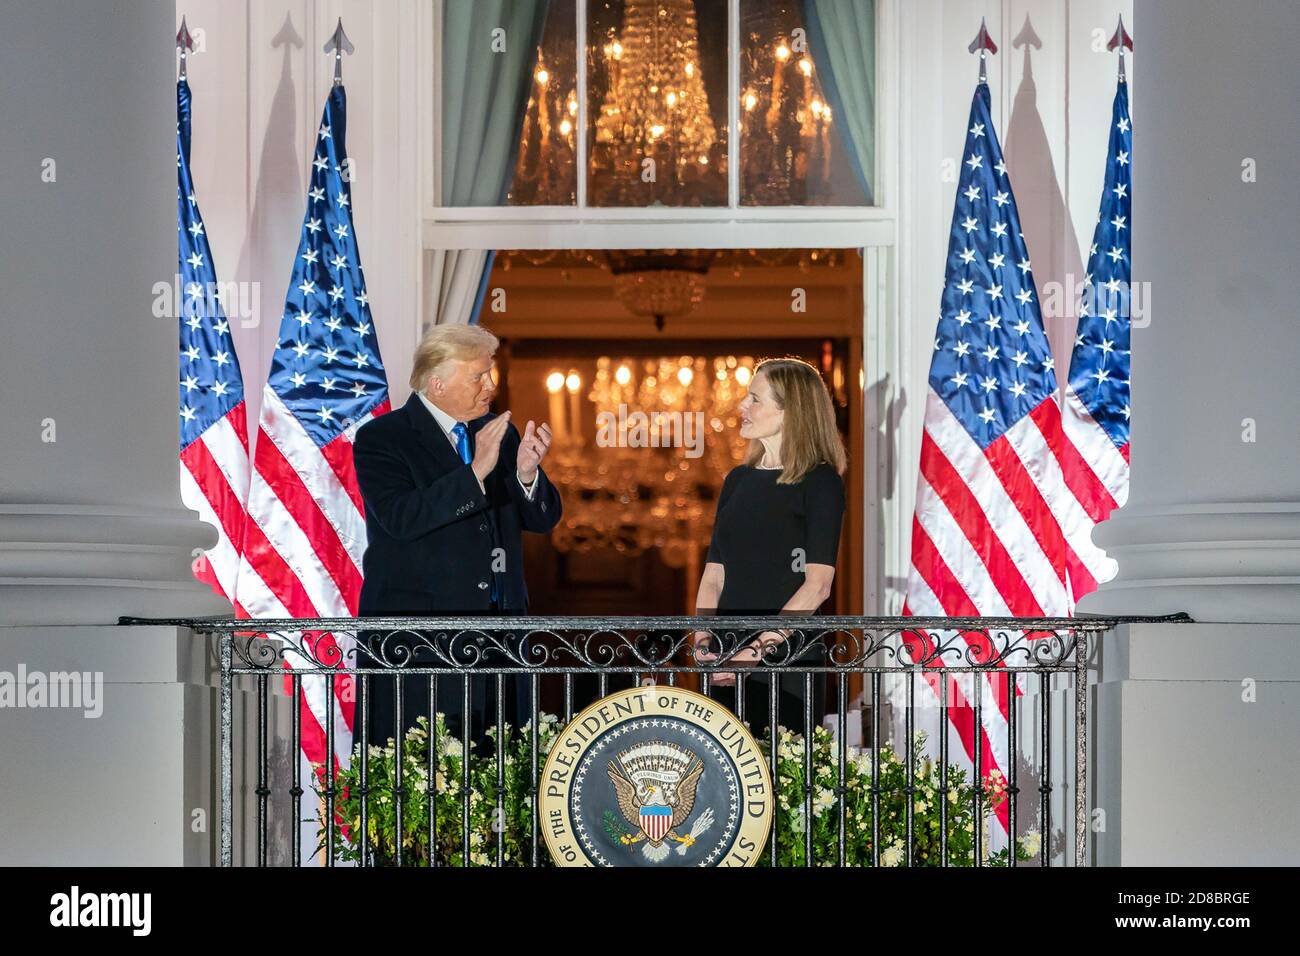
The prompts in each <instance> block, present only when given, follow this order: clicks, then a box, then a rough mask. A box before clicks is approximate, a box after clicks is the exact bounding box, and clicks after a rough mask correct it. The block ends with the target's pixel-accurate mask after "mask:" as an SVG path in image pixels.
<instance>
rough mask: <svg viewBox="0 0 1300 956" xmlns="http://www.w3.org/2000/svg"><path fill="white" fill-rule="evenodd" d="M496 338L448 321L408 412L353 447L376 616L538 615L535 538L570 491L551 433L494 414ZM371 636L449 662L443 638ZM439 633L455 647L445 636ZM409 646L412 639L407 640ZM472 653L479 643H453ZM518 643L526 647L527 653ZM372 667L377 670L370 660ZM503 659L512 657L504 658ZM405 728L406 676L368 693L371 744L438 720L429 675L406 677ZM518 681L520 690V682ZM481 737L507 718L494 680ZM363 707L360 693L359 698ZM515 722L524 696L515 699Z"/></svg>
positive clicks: (365, 430)
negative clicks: (531, 596)
mask: <svg viewBox="0 0 1300 956" xmlns="http://www.w3.org/2000/svg"><path fill="white" fill-rule="evenodd" d="M497 345H498V342H497V338H496V336H494V335H493V334H492V333H491V332H489V331H488V330H487V329H484V328H482V327H480V326H476V325H450V326H436V327H435V328H433V329H431V330H430V331H429V332H428V334H427V335H425V337H424V340H423V341H422V342H421V343H420V345H419V347H418V348H417V349H416V352H415V364H414V368H413V369H412V372H411V383H410V384H411V389H412V393H411V397H410V399H409V400H408V401H407V402H406V404H405V405H404V406H402V407H401V408H400V409H397V410H396V411H393V412H390V413H388V414H387V415H382V416H380V417H379V418H376V419H375V420H374V421H371V422H369V423H367V424H366V425H365V426H363V427H362V428H361V429H359V430H358V431H357V436H356V441H355V443H354V444H353V448H352V454H353V460H354V461H355V463H356V471H357V482H358V484H359V485H360V487H361V497H362V499H363V501H364V502H365V511H366V536H367V543H366V553H365V557H364V559H363V561H362V571H363V575H364V581H363V583H362V586H361V600H360V607H359V613H360V614H361V615H363V616H373V615H404V616H447V615H480V614H490V615H517V614H524V613H526V612H527V609H528V589H527V587H526V586H525V584H524V569H523V542H522V533H523V532H524V531H532V532H536V533H538V534H545V533H547V532H549V531H550V530H551V529H552V528H554V527H555V525H556V523H557V522H558V521H559V520H560V495H559V493H558V492H557V491H556V489H555V486H554V485H552V484H551V482H550V481H549V480H547V477H546V473H545V472H544V471H542V468H541V462H542V459H544V458H545V457H546V452H547V450H548V449H549V447H550V444H551V430H550V427H549V426H548V425H546V424H545V423H543V424H542V425H540V426H535V425H534V423H533V422H531V421H530V422H528V424H527V426H526V427H525V429H524V433H523V435H522V436H521V435H520V434H519V431H518V429H516V428H515V426H514V425H513V424H512V423H511V421H510V413H509V412H508V411H507V412H504V413H503V414H500V415H493V414H491V413H490V412H489V411H488V407H489V405H490V404H491V401H492V396H493V395H494V394H495V392H496V384H495V383H494V382H493V380H492V371H493V367H494V365H495V361H494V358H493V357H494V355H495V354H496V350H497ZM385 637H386V635H385V634H382V633H373V634H369V635H366V636H365V639H364V640H363V644H364V645H366V646H369V647H371V648H372V649H373V652H374V653H376V654H377V655H380V656H382V658H383V659H384V660H386V661H388V662H397V661H400V660H402V658H403V655H404V654H405V653H406V652H407V651H411V652H414V654H415V657H414V659H412V660H410V661H409V663H408V666H419V665H421V664H426V665H428V664H433V663H435V662H436V661H437V660H438V655H436V654H434V653H433V652H432V650H431V649H430V647H429V644H431V643H433V642H434V641H435V638H433V637H428V638H421V639H411V638H410V637H409V636H404V635H396V636H393V637H388V638H387V640H384V638H385ZM439 640H442V641H447V640H448V638H447V636H446V635H443V636H442V637H441V638H440V639H439ZM399 645H401V646H400V647H399ZM442 650H443V653H444V654H450V655H453V656H455V657H456V658H457V659H458V660H466V658H465V657H464V655H465V654H466V653H471V654H473V653H477V651H476V650H472V649H471V646H470V644H469V643H468V641H467V639H463V640H462V641H460V642H458V643H456V644H448V645H447V646H445V647H443V649H442ZM518 650H520V651H522V648H519V649H518ZM358 663H359V665H360V666H374V665H373V662H371V661H369V660H368V659H367V658H366V656H365V654H361V655H359V659H358ZM495 663H498V664H504V663H508V662H507V661H505V660H502V659H500V658H498V660H496V661H495ZM402 680H403V682H404V684H405V686H404V688H403V698H404V704H403V707H402V715H401V720H400V727H399V721H398V715H397V713H396V698H395V693H394V691H395V686H394V684H395V681H394V680H391V679H388V678H382V679H372V681H371V684H372V686H371V687H370V688H368V692H367V693H366V695H365V697H364V698H363V701H364V703H363V707H364V710H365V711H366V712H367V715H366V723H367V726H368V727H369V731H370V733H369V739H370V742H372V743H382V742H383V741H385V740H387V739H388V738H389V737H392V736H395V735H396V733H397V732H398V730H399V729H409V728H410V727H412V726H414V724H415V720H416V718H418V717H419V716H421V715H425V716H427V715H428V711H429V707H428V704H429V694H428V690H429V688H428V683H427V681H426V680H424V679H418V678H413V677H405V678H402ZM514 683H515V682H514V681H512V680H507V681H506V684H507V686H510V685H512V684H514ZM471 685H472V686H471V691H472V693H471V715H470V716H471V728H472V731H471V734H472V736H473V737H474V738H475V739H478V740H483V739H484V731H485V729H486V723H487V722H492V723H494V722H495V706H494V704H495V702H494V700H492V699H490V695H491V696H494V688H495V682H494V681H486V680H483V679H481V678H480V679H475V680H473V681H472V682H471ZM461 698H462V687H461V681H460V679H459V678H440V679H439V680H438V703H437V707H438V710H439V711H442V712H443V713H445V714H447V719H448V725H449V729H451V730H452V732H453V733H455V734H457V735H459V734H460V732H461V717H462V715H461ZM359 702H360V701H359ZM502 704H503V705H504V706H505V708H506V712H507V718H506V719H508V720H510V722H511V723H513V724H515V726H518V725H519V724H522V723H523V722H524V720H527V719H528V718H527V716H523V717H522V719H518V715H517V714H510V713H509V710H510V707H511V706H512V705H513V706H514V707H515V708H519V707H520V706H521V704H522V695H521V694H519V693H518V692H516V693H515V694H507V696H506V699H505V700H504V701H502Z"/></svg>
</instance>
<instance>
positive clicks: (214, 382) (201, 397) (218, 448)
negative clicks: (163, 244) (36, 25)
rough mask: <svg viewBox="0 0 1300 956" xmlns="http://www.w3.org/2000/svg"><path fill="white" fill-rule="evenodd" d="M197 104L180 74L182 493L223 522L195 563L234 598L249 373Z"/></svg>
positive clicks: (204, 577) (216, 523)
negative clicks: (194, 111) (194, 160)
mask: <svg viewBox="0 0 1300 956" xmlns="http://www.w3.org/2000/svg"><path fill="white" fill-rule="evenodd" d="M191 108H192V99H191V96H190V86H189V84H188V83H187V82H186V81H185V80H181V81H179V82H178V83H177V84H176V178H177V186H178V189H177V193H176V223H177V247H178V250H179V261H180V273H179V274H180V281H181V297H180V298H181V301H180V304H179V306H180V307H179V315H180V443H181V450H180V474H181V500H182V501H183V502H184V503H185V506H186V507H187V508H192V509H194V510H195V511H197V512H198V513H199V515H200V516H201V517H202V518H203V520H204V521H206V522H208V524H210V525H212V526H213V527H215V528H216V529H217V544H216V546H215V547H213V548H212V549H211V550H209V551H207V552H205V553H204V556H203V558H202V559H201V560H198V561H196V562H195V563H194V576H195V577H197V578H198V579H199V580H200V581H203V582H205V583H207V584H208V585H210V586H211V587H212V589H213V590H214V591H216V592H217V593H218V594H220V595H221V596H222V597H224V598H226V599H227V600H231V601H233V600H234V596H235V580H236V578H237V576H238V574H239V558H240V554H241V553H242V551H243V541H244V500H245V499H246V498H247V496H248V423H247V421H246V419H245V406H244V380H243V377H242V375H241V374H240V371H239V359H238V357H237V356H236V355H235V344H234V342H233V341H232V340H231V337H230V322H229V321H228V320H227V318H226V315H225V311H224V309H223V308H222V305H221V297H220V290H219V287H218V286H217V277H216V269H215V267H214V266H213V264H212V249H211V248H210V247H209V246H208V236H207V232H206V231H205V230H204V228H203V216H202V215H200V214H199V204H198V200H197V199H196V198H195V196H194V181H193V179H192V178H191V175H190V113H191Z"/></svg>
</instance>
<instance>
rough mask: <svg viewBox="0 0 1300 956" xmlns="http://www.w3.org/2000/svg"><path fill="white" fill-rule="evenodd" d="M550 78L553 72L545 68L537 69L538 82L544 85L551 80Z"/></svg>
mask: <svg viewBox="0 0 1300 956" xmlns="http://www.w3.org/2000/svg"><path fill="white" fill-rule="evenodd" d="M550 78H551V74H549V73H547V72H546V71H545V70H538V71H537V82H538V83H540V84H541V85H542V86H545V85H546V83H547V81H548V80H550Z"/></svg>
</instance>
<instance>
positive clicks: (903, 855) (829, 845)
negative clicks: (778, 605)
mask: <svg viewBox="0 0 1300 956" xmlns="http://www.w3.org/2000/svg"><path fill="white" fill-rule="evenodd" d="M760 746H761V747H762V749H763V753H764V755H765V756H766V755H768V754H769V753H770V748H769V746H768V742H767V738H766V737H764V738H763V739H762V740H761V741H760ZM912 747H913V768H914V775H913V794H914V798H915V800H914V802H913V804H912V865H913V866H939V865H941V855H942V847H941V845H940V839H939V834H940V826H941V822H940V812H941V811H940V801H942V800H945V799H946V800H947V811H946V829H947V831H948V865H949V866H971V865H973V862H974V859H975V792H974V787H973V786H972V785H971V784H970V783H969V782H968V780H967V773H966V771H965V770H963V769H961V768H960V767H956V766H951V765H950V766H949V767H948V781H947V784H948V787H947V795H946V797H945V796H944V795H943V793H942V792H941V787H942V783H943V781H942V780H941V779H940V767H939V765H938V764H937V763H936V762H935V761H933V760H931V759H930V758H928V757H926V756H924V749H925V734H924V733H917V734H916V735H915V736H914V737H913V741H912ZM845 749H846V758H845V762H844V789H845V793H844V801H845V803H844V806H845V811H844V844H845V848H844V849H845V855H844V860H845V864H846V865H847V866H872V865H873V852H872V829H873V828H872V809H873V808H872V790H871V777H872V755H871V751H870V750H858V749H857V748H855V747H847V748H845ZM777 755H778V756H777V773H776V775H777V779H776V781H775V785H776V787H775V788H776V803H777V805H776V819H775V821H774V824H773V828H774V830H775V831H776V833H777V837H778V839H777V854H776V859H777V866H803V865H804V862H805V843H804V841H805V834H804V826H805V820H806V816H807V807H806V803H805V799H804V796H805V781H806V780H807V779H808V778H807V777H806V776H805V759H806V755H805V753H804V738H803V736H802V735H800V734H792V733H791V732H790V731H788V730H785V729H784V728H780V729H779V731H778V742H777ZM838 758H839V754H838V746H837V744H836V743H835V741H834V739H833V738H832V736H831V733H830V731H828V730H826V729H825V728H824V727H818V728H816V729H815V730H814V731H813V750H812V795H811V796H812V851H813V852H812V858H813V864H814V865H815V866H835V865H837V864H838V861H839V819H840V818H839V799H838V797H837V796H836V787H837V786H838V785H839V760H838ZM879 780H880V786H879V807H880V827H879V831H880V833H879V837H880V865H881V866H906V865H907V803H908V799H907V760H906V758H902V757H900V756H899V755H898V754H897V753H895V751H894V749H893V747H892V746H890V745H889V744H885V745H884V746H882V747H881V748H880V769H879ZM1005 799H1006V796H1005V786H1003V785H1001V783H1000V781H999V780H997V779H994V780H992V781H990V782H986V785H985V790H984V804H983V807H982V810H983V813H982V816H983V817H984V819H983V820H982V821H981V825H982V826H983V827H984V830H983V831H982V832H983V833H984V834H985V839H984V846H985V848H986V849H985V859H984V864H985V865H986V866H1006V864H1007V851H1006V850H1005V849H1004V850H1002V851H1001V852H999V853H995V854H992V855H989V854H988V852H987V845H988V840H987V834H988V830H989V823H990V822H991V819H992V815H993V812H994V811H995V810H996V808H997V807H998V805H999V804H1000V803H1001V802H1002V801H1003V800H1005ZM1036 840H1037V834H1035V833H1028V834H1025V835H1024V836H1022V837H1021V838H1020V839H1019V841H1018V842H1017V854H1016V859H1017V860H1028V859H1030V858H1031V856H1032V854H1033V852H1036V850H1037V845H1036ZM770 854H771V848H770V847H769V848H768V849H767V850H765V851H764V853H763V857H762V862H761V863H760V865H762V866H769V865H771V856H770Z"/></svg>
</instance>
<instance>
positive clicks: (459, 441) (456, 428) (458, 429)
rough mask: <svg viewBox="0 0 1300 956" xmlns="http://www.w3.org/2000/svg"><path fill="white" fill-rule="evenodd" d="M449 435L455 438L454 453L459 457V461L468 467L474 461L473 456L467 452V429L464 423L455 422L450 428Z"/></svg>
mask: <svg viewBox="0 0 1300 956" xmlns="http://www.w3.org/2000/svg"><path fill="white" fill-rule="evenodd" d="M451 433H452V434H453V435H455V436H456V453H457V454H458V455H460V460H461V461H463V462H464V463H465V464H467V465H468V464H469V463H470V462H471V461H473V460H474V455H473V453H472V452H471V451H470V450H469V429H468V428H466V427H465V423H464V422H457V423H456V424H455V425H453V426H452V429H451Z"/></svg>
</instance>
